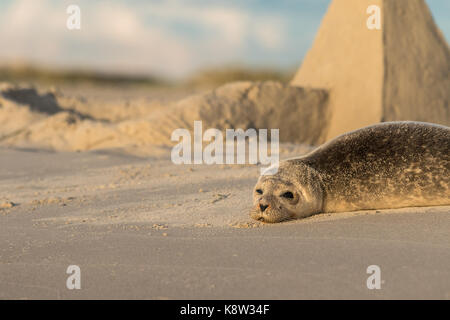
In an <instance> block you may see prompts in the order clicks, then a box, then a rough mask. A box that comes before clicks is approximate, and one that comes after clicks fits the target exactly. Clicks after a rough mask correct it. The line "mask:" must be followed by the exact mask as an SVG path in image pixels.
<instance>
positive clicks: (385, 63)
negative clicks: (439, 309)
mask: <svg viewBox="0 0 450 320" xmlns="http://www.w3.org/2000/svg"><path fill="white" fill-rule="evenodd" d="M368 3H369V2H368V1H366V0H334V1H333V2H332V4H331V6H330V9H329V11H328V14H327V16H326V17H325V19H324V21H323V23H322V27H321V29H320V31H319V33H318V36H317V38H316V41H315V44H314V46H313V48H312V50H311V51H310V53H309V54H308V56H307V57H306V59H305V62H304V63H303V65H302V68H301V69H300V70H299V72H298V74H297V75H296V77H295V78H294V80H293V81H292V83H291V84H292V85H286V84H282V83H279V82H274V81H264V82H260V81H255V82H248V81H245V82H235V83H230V84H226V85H224V86H221V87H219V88H216V89H214V90H212V91H203V90H197V89H196V90H195V91H194V90H190V89H187V90H186V89H180V88H178V89H176V88H175V89H174V88H152V89H149V88H145V89H142V88H131V87H125V86H121V87H114V86H111V87H109V88H105V87H103V88H98V87H94V86H80V87H77V86H70V87H65V88H63V89H61V88H46V87H38V88H35V87H33V86H29V85H20V86H15V85H11V84H1V85H0V299H11V298H15V299H80V298H85V299H103V298H129V299H242V298H246V299H345V298H347V299H348V298H352V299H391V298H398V299H450V270H449V268H448V266H449V265H450V250H449V249H450V247H449V243H450V232H449V230H450V215H449V212H450V207H449V206H444V207H424V208H404V209H396V210H369V211H360V212H344V213H339V214H320V215H316V216H313V217H310V218H307V219H303V220H296V221H290V222H285V223H280V224H275V225H267V224H263V223H260V222H256V221H253V220H251V219H250V218H249V215H248V214H249V209H250V207H251V205H252V199H251V190H252V188H253V186H254V184H255V182H256V180H257V178H258V176H259V173H260V171H259V169H260V168H259V166H258V165H212V166H208V165H178V166H177V165H174V164H173V163H172V162H171V160H170V151H171V147H172V146H173V145H174V144H175V142H173V141H170V135H171V133H172V132H173V130H175V129H177V128H185V129H188V130H192V127H193V124H194V121H195V120H202V121H203V126H204V128H217V129H220V130H224V129H226V128H234V129H237V128H242V129H247V128H256V129H258V128H263V129H271V128H275V129H281V131H280V140H281V142H282V143H281V145H280V158H281V159H285V158H289V157H293V156H299V155H302V154H305V153H306V152H308V151H310V150H311V149H312V148H313V147H314V146H315V145H317V144H318V143H321V142H323V141H324V140H327V139H329V138H330V137H333V136H335V135H336V134H339V133H342V132H345V131H348V130H351V129H356V128H359V127H362V126H364V125H367V124H370V123H374V122H379V121H384V120H421V121H432V122H437V123H443V124H447V125H448V124H449V122H448V121H449V120H450V117H449V113H448V101H449V100H448V99H449V96H448V95H449V90H448V87H449V77H448V63H449V61H450V59H449V53H448V52H449V51H448V46H447V45H446V43H445V40H443V37H442V35H441V34H440V33H439V31H438V29H437V28H436V26H435V25H434V22H433V20H432V17H431V16H430V15H429V12H428V10H427V8H426V5H425V3H424V2H423V1H422V0H395V3H394V0H373V1H372V0H371V1H370V4H379V5H380V6H381V7H382V8H383V10H384V11H383V12H384V13H385V15H386V17H385V22H384V25H383V31H369V30H367V29H365V28H360V26H361V25H364V24H365V19H363V18H366V17H365V16H364V15H361V12H364V11H365V8H366V5H367V4H368ZM398 3H401V4H402V5H401V6H398ZM356 13H358V14H356ZM390 14H391V16H390ZM394 15H395V17H400V18H401V19H400V18H399V19H396V18H395V19H394ZM410 19H412V20H411V21H414V24H413V25H411V23H409V24H408V23H407V22H408V21H409V22H410ZM405 28H406V29H405ZM416 28H417V30H416ZM408 32H409V33H408ZM399 34H401V36H399ZM416 36H417V37H416ZM397 39H401V40H404V41H405V43H403V46H398V44H399V43H400V42H398V41H397ZM424 39H427V41H424ZM361 43H364V45H361ZM406 44H408V45H409V44H411V45H413V46H414V48H409V47H408V48H406V49H407V50H408V53H411V54H410V55H407V56H408V59H404V53H405V52H406V51H405V50H406V49H405V46H406ZM430 52H431V55H430ZM411 66H412V67H411ZM69 265H78V266H79V267H80V268H81V274H82V278H81V283H82V285H81V286H82V289H81V290H68V289H67V288H66V280H67V277H68V275H67V274H66V270H67V267H68V266H69ZM371 265H377V266H379V267H380V268H381V278H382V281H381V289H379V290H369V289H368V287H367V285H366V283H367V282H366V281H367V278H368V276H369V275H368V274H367V272H366V270H367V268H368V267H369V266H371Z"/></svg>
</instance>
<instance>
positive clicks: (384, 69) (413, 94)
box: [291, 0, 450, 143]
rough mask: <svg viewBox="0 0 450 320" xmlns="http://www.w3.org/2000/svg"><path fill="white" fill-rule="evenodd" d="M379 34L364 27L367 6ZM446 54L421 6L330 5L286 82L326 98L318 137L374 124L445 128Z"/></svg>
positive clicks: (362, 0)
mask: <svg viewBox="0 0 450 320" xmlns="http://www.w3.org/2000/svg"><path fill="white" fill-rule="evenodd" d="M372 5H376V6H378V7H379V8H380V10H381V11H380V14H381V29H379V30H378V29H369V28H367V26H366V22H367V20H368V19H369V17H370V14H366V9H367V8H368V7H369V6H372ZM449 74H450V50H449V47H448V44H447V42H446V40H445V38H444V36H443V35H442V33H441V32H440V30H439V28H438V27H437V26H436V24H435V22H434V20H433V17H432V15H431V13H430V10H429V8H428V6H427V4H426V2H425V1H424V0H333V1H331V3H330V6H329V8H328V11H327V13H326V15H325V16H324V18H323V20H322V23H321V26H320V28H319V30H318V32H317V35H316V38H315V40H314V43H313V45H312V47H311V49H310V50H309V52H308V53H307V55H306V57H305V59H304V60H303V62H302V64H301V67H300V68H299V70H298V71H297V74H296V75H295V77H294V78H293V79H292V81H291V84H292V85H294V86H299V87H311V88H316V89H323V90H327V91H328V92H329V107H328V111H329V113H330V114H329V115H328V117H329V118H330V120H329V123H328V125H327V127H326V129H324V130H325V131H326V134H325V135H324V136H325V139H324V140H323V141H320V142H321V143H322V142H324V141H325V140H329V139H332V138H334V137H336V136H338V135H340V134H343V133H345V132H348V131H351V130H356V129H358V128H362V127H365V126H368V125H371V124H375V123H378V122H381V121H403V120H411V121H423V122H432V123H438V124H442V125H446V126H449V125H450V109H449V105H450V77H449Z"/></svg>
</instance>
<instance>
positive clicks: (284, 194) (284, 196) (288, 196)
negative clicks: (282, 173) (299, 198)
mask: <svg viewBox="0 0 450 320" xmlns="http://www.w3.org/2000/svg"><path fill="white" fill-rule="evenodd" d="M281 196H282V197H283V198H287V199H294V194H293V193H292V192H290V191H288V192H285V193H283V194H282V195H281Z"/></svg>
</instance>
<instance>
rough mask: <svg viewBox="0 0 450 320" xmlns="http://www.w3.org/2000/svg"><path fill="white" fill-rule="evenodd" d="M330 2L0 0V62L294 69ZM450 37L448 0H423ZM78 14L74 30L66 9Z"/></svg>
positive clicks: (143, 68) (156, 69)
mask: <svg viewBox="0 0 450 320" xmlns="http://www.w3.org/2000/svg"><path fill="white" fill-rule="evenodd" d="M329 3H330V0H278V1H274V0H240V1H238V0H108V1H106V0H104V1H102V0H96V1H89V0H71V1H69V0H1V1H0V43H2V48H1V50H0V63H6V62H11V61H13V62H14V61H27V62H34V63H36V64H43V65H47V66H59V67H66V68H67V67H68V68H75V67H83V68H95V69H98V70H102V71H115V72H128V73H143V74H159V75H163V76H166V77H172V78H180V77H184V76H188V75H189V74H191V73H192V72H195V71H196V70H198V69H203V68H208V67H216V66H224V65H232V64H240V65H248V66H256V67H261V66H265V67H273V68H283V69H289V68H291V69H292V68H295V67H297V66H298V65H299V64H300V62H301V60H302V58H303V56H304V55H305V53H306V51H307V50H308V48H309V47H310V46H311V44H312V41H313V39H314V35H315V33H316V31H317V29H318V27H319V24H320V21H321V19H322V17H323V15H324V14H325V12H326V9H327V7H328V4H329ZM427 3H428V5H429V6H430V8H431V11H432V13H433V15H434V17H435V20H436V22H437V24H438V26H439V27H440V29H441V30H442V31H443V33H444V34H445V36H446V38H447V40H448V39H449V38H450V19H449V16H450V1H449V0H427ZM70 4H77V5H79V6H80V8H81V26H82V28H81V30H79V31H69V30H67V28H66V19H67V16H68V15H67V13H66V8H67V6H68V5H70Z"/></svg>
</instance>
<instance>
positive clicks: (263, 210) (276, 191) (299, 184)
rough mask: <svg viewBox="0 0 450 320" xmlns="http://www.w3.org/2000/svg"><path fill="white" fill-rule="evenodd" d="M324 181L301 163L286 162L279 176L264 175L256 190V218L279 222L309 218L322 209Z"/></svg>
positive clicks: (254, 212) (253, 209) (254, 207)
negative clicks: (321, 181)
mask: <svg viewBox="0 0 450 320" xmlns="http://www.w3.org/2000/svg"><path fill="white" fill-rule="evenodd" d="M322 194H323V193H322V188H321V186H320V178H319V177H318V176H317V175H316V173H315V172H314V170H313V169H311V168H308V167H307V166H306V165H304V164H303V163H301V162H298V161H295V160H292V161H290V160H287V161H285V162H282V163H281V165H280V167H279V169H278V172H277V173H276V174H275V175H262V176H261V177H260V178H259V180H258V182H257V183H256V186H255V188H254V190H253V208H252V209H251V211H250V216H251V217H252V218H253V219H256V220H259V221H262V222H268V223H275V222H281V221H285V220H290V219H298V218H305V217H308V216H310V215H312V214H315V213H318V212H320V211H321V209H322V203H323V200H322Z"/></svg>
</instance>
